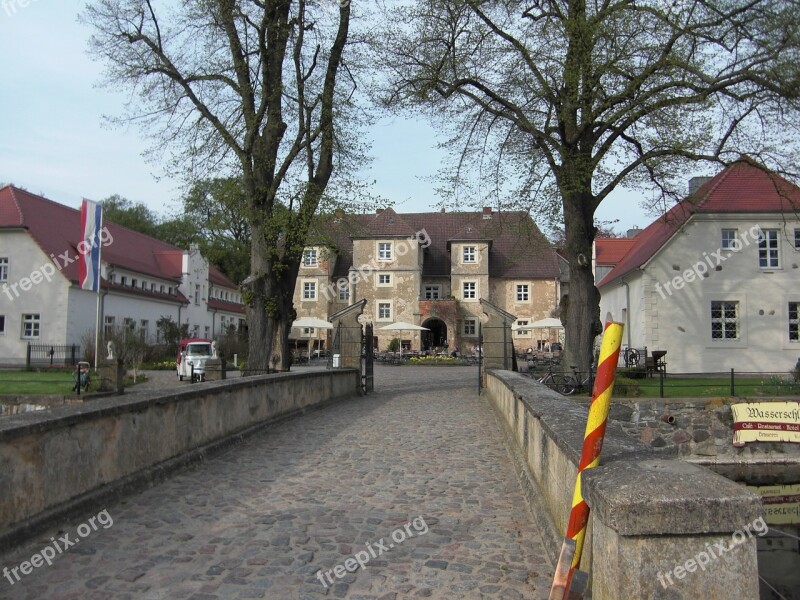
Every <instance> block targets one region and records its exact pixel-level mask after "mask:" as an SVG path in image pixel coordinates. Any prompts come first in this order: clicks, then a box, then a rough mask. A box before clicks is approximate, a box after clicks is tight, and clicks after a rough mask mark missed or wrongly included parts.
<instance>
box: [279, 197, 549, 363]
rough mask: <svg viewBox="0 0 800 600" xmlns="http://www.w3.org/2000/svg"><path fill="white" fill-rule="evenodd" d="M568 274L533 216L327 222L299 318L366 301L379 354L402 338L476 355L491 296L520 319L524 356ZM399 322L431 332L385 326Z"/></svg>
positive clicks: (306, 275)
mask: <svg viewBox="0 0 800 600" xmlns="http://www.w3.org/2000/svg"><path fill="white" fill-rule="evenodd" d="M559 277H560V273H559V259H558V257H557V255H556V252H555V250H554V249H553V248H552V245H551V244H550V242H549V241H548V240H547V239H546V238H545V236H544V235H542V233H541V232H540V231H539V229H538V228H537V227H536V224H535V223H534V222H533V220H532V219H531V217H530V216H529V215H528V214H527V213H524V212H497V211H492V210H491V209H489V208H486V209H484V210H483V211H482V212H453V213H447V212H444V211H441V212H432V213H402V214H398V213H396V212H395V211H394V210H392V209H390V208H389V209H379V210H378V211H376V213H375V214H368V215H347V216H341V217H338V218H337V219H336V220H335V221H332V222H329V223H327V224H326V227H325V233H324V235H323V234H320V235H319V236H318V239H317V241H316V243H313V244H312V245H309V246H308V247H307V248H306V249H305V253H304V260H303V264H302V266H301V268H300V274H299V276H298V280H297V286H296V289H295V295H294V304H295V308H296V310H297V313H298V318H301V317H317V318H321V319H326V318H327V317H328V316H329V315H331V314H334V313H336V312H338V311H339V310H341V309H343V308H345V307H346V306H348V305H349V304H351V303H352V302H355V301H359V300H361V299H366V300H367V304H366V307H365V309H364V315H363V316H362V320H363V321H364V322H372V323H373V324H374V333H375V337H376V338H377V339H376V342H377V347H378V349H379V350H386V349H387V348H388V346H389V343H390V342H391V340H392V339H393V338H398V339H400V340H401V343H402V344H403V346H404V347H406V348H410V349H413V350H430V349H433V348H443V347H445V346H446V347H447V348H448V350H449V351H453V350H456V349H458V350H459V351H461V352H462V353H470V352H472V350H473V348H475V347H476V346H477V344H478V340H479V338H478V335H479V324H480V323H481V322H482V321H485V320H486V317H485V315H484V314H483V310H482V306H481V303H480V300H481V299H484V300H488V301H489V302H491V303H492V304H494V305H496V306H497V307H499V308H500V309H503V310H505V311H507V312H508V313H511V314H513V315H515V316H516V317H517V321H516V322H515V323H513V324H512V325H515V327H514V329H515V331H514V332H513V334H512V336H513V341H514V345H515V347H516V348H517V349H518V350H520V351H522V350H524V349H526V348H529V347H532V346H535V345H536V341H537V339H538V336H539V335H540V333H541V332H534V331H533V330H531V329H525V326H526V325H529V324H531V323H533V322H534V321H537V320H540V319H543V318H546V317H549V316H551V315H552V313H553V311H554V310H555V309H556V308H557V307H558V302H559V298H560V281H559ZM398 322H404V323H410V324H412V325H417V326H422V327H425V328H427V329H428V330H429V331H423V332H417V331H411V330H409V331H402V330H401V331H384V330H382V329H381V328H382V327H384V326H387V325H391V324H393V323H398ZM298 335H300V337H305V338H308V339H311V340H314V339H317V338H320V339H322V338H321V336H324V334H323V333H322V332H316V331H313V330H304V331H302V332H300V333H299V334H298ZM553 341H555V339H554V340H553Z"/></svg>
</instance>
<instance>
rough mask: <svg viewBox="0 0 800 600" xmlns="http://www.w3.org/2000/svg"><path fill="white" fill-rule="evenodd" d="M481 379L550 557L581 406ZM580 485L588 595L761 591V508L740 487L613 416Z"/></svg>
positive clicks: (519, 383)
mask: <svg viewBox="0 0 800 600" xmlns="http://www.w3.org/2000/svg"><path fill="white" fill-rule="evenodd" d="M486 379H487V382H486V392H487V394H488V397H489V399H490V402H491V403H492V405H493V406H494V408H495V409H496V411H497V413H498V415H499V417H500V420H501V422H502V424H503V425H504V428H505V432H506V434H507V442H508V443H509V446H510V447H511V449H512V451H513V454H514V455H515V457H516V461H515V462H516V466H517V472H518V475H519V476H520V479H521V481H522V483H523V487H524V488H525V492H526V496H527V498H528V502H529V503H530V505H531V508H532V511H533V515H534V519H535V520H536V521H537V523H538V525H539V526H540V528H541V530H542V531H543V532H544V535H545V542H546V544H547V546H548V550H549V552H550V555H551V557H552V558H553V561H554V562H555V560H556V559H557V556H558V552H559V550H560V546H561V540H562V539H563V537H564V533H565V531H566V526H567V520H568V517H569V511H570V507H571V505H572V492H573V488H574V485H575V477H576V473H577V465H578V462H579V457H580V452H581V447H582V443H583V433H584V428H585V426H586V415H587V411H586V409H585V408H584V407H582V406H580V405H578V404H576V403H575V402H573V401H572V400H569V399H566V398H564V397H563V396H561V395H559V394H557V393H555V392H553V391H551V390H549V389H548V388H547V387H545V386H543V385H541V384H539V383H537V382H535V381H533V380H532V379H530V378H528V377H525V376H523V375H520V374H518V373H511V372H509V371H489V372H488V373H487V377H486ZM582 492H583V496H584V498H585V499H586V501H587V503H588V504H589V506H590V507H591V517H590V523H589V527H588V532H587V537H586V542H585V546H584V553H583V561H582V568H583V570H586V571H588V572H589V575H590V578H591V587H592V598H594V600H619V599H621V598H665V599H666V598H669V599H671V600H678V599H689V598H758V565H757V561H756V537H754V533H755V532H754V531H753V530H754V527H753V523H757V524H758V526H759V528H760V525H761V524H763V523H764V521H763V518H762V515H763V511H762V507H761V500H760V498H759V497H758V496H756V495H755V494H753V493H751V492H750V491H748V490H747V489H746V488H745V487H744V486H741V485H738V484H736V483H734V482H732V481H729V480H727V479H725V478H724V477H722V476H720V475H717V474H716V473H714V472H712V471H710V470H708V469H706V468H703V467H700V466H697V465H693V464H690V463H687V462H684V461H679V460H674V459H669V458H665V457H664V454H663V453H656V452H655V451H654V450H653V449H650V448H648V447H646V446H644V445H643V444H641V443H640V442H639V441H637V440H635V439H632V438H631V437H630V436H629V435H627V434H626V433H625V432H624V431H623V430H622V429H621V427H620V426H619V425H618V424H616V423H613V422H610V423H609V426H608V429H607V431H606V436H605V443H604V445H603V454H602V459H601V465H600V466H599V467H597V468H595V469H590V470H588V471H586V472H585V473H584V475H583V486H582ZM748 529H749V530H750V533H749V534H748V533H746V532H747V530H748ZM764 533H765V532H764ZM732 541H735V542H737V543H736V544H735V547H733V548H732V549H730V550H729V551H726V552H722V551H721V550H719V548H720V547H721V545H723V544H724V545H725V548H730V546H731V543H732ZM715 549H716V550H717V551H716V552H715ZM700 562H702V563H703V564H702V565H700V564H699V563H700Z"/></svg>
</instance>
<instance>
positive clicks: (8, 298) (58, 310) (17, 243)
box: [0, 231, 77, 364]
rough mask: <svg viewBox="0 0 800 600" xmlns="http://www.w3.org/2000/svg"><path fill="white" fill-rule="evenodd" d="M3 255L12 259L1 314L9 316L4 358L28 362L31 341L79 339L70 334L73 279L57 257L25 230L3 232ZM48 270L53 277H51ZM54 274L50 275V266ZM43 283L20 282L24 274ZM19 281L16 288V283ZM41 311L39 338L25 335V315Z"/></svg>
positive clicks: (0, 288)
mask: <svg viewBox="0 0 800 600" xmlns="http://www.w3.org/2000/svg"><path fill="white" fill-rule="evenodd" d="M0 256H1V257H7V258H8V259H9V273H8V281H7V282H6V283H7V286H8V287H5V286H4V285H3V284H0V315H3V316H5V333H0V361H2V362H4V363H9V364H11V363H14V364H24V362H25V353H26V348H27V345H28V342H29V341H30V342H31V343H41V344H66V343H73V342H76V343H77V340H72V339H68V336H67V310H68V302H67V294H68V289H69V286H70V284H69V282H68V281H67V279H66V278H65V277H64V276H63V275H62V274H61V273H59V272H58V270H57V268H56V266H55V263H54V262H53V260H52V259H51V258H50V257H49V256H47V255H46V254H45V253H44V252H43V251H42V249H41V248H40V247H39V245H38V244H37V243H36V242H34V241H33V239H32V238H31V237H30V236H29V235H28V234H27V233H25V232H23V231H3V232H0ZM42 267H45V270H44V272H45V273H47V275H48V276H49V277H50V281H47V279H46V278H45V277H43V276H42V273H43V271H42ZM51 269H52V270H53V271H54V274H52V275H50V274H49V273H48V271H49V270H51ZM32 277H33V278H34V280H39V283H33V282H32V283H31V284H30V285H28V284H26V287H28V288H29V289H27V290H24V289H22V287H21V286H20V285H19V283H20V280H22V279H24V278H29V279H30V278H32ZM15 285H16V288H14V286H15ZM23 314H38V315H39V317H40V319H39V338H38V339H31V340H27V339H22V315H23Z"/></svg>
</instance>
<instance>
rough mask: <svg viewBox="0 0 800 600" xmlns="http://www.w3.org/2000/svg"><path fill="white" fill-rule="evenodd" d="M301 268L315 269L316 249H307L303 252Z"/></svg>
mask: <svg viewBox="0 0 800 600" xmlns="http://www.w3.org/2000/svg"><path fill="white" fill-rule="evenodd" d="M303 266H304V267H316V266H317V249H316V248H308V249H307V250H306V251H305V252H303Z"/></svg>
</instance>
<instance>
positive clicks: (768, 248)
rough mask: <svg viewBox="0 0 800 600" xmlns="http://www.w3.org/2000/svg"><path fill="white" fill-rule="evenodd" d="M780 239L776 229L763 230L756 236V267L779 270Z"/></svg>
mask: <svg viewBox="0 0 800 600" xmlns="http://www.w3.org/2000/svg"><path fill="white" fill-rule="evenodd" d="M779 244H780V237H779V236H778V230H777V229H763V230H761V231H760V232H759V234H758V266H759V267H761V268H762V269H778V268H780V263H781V261H780V245H779Z"/></svg>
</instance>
